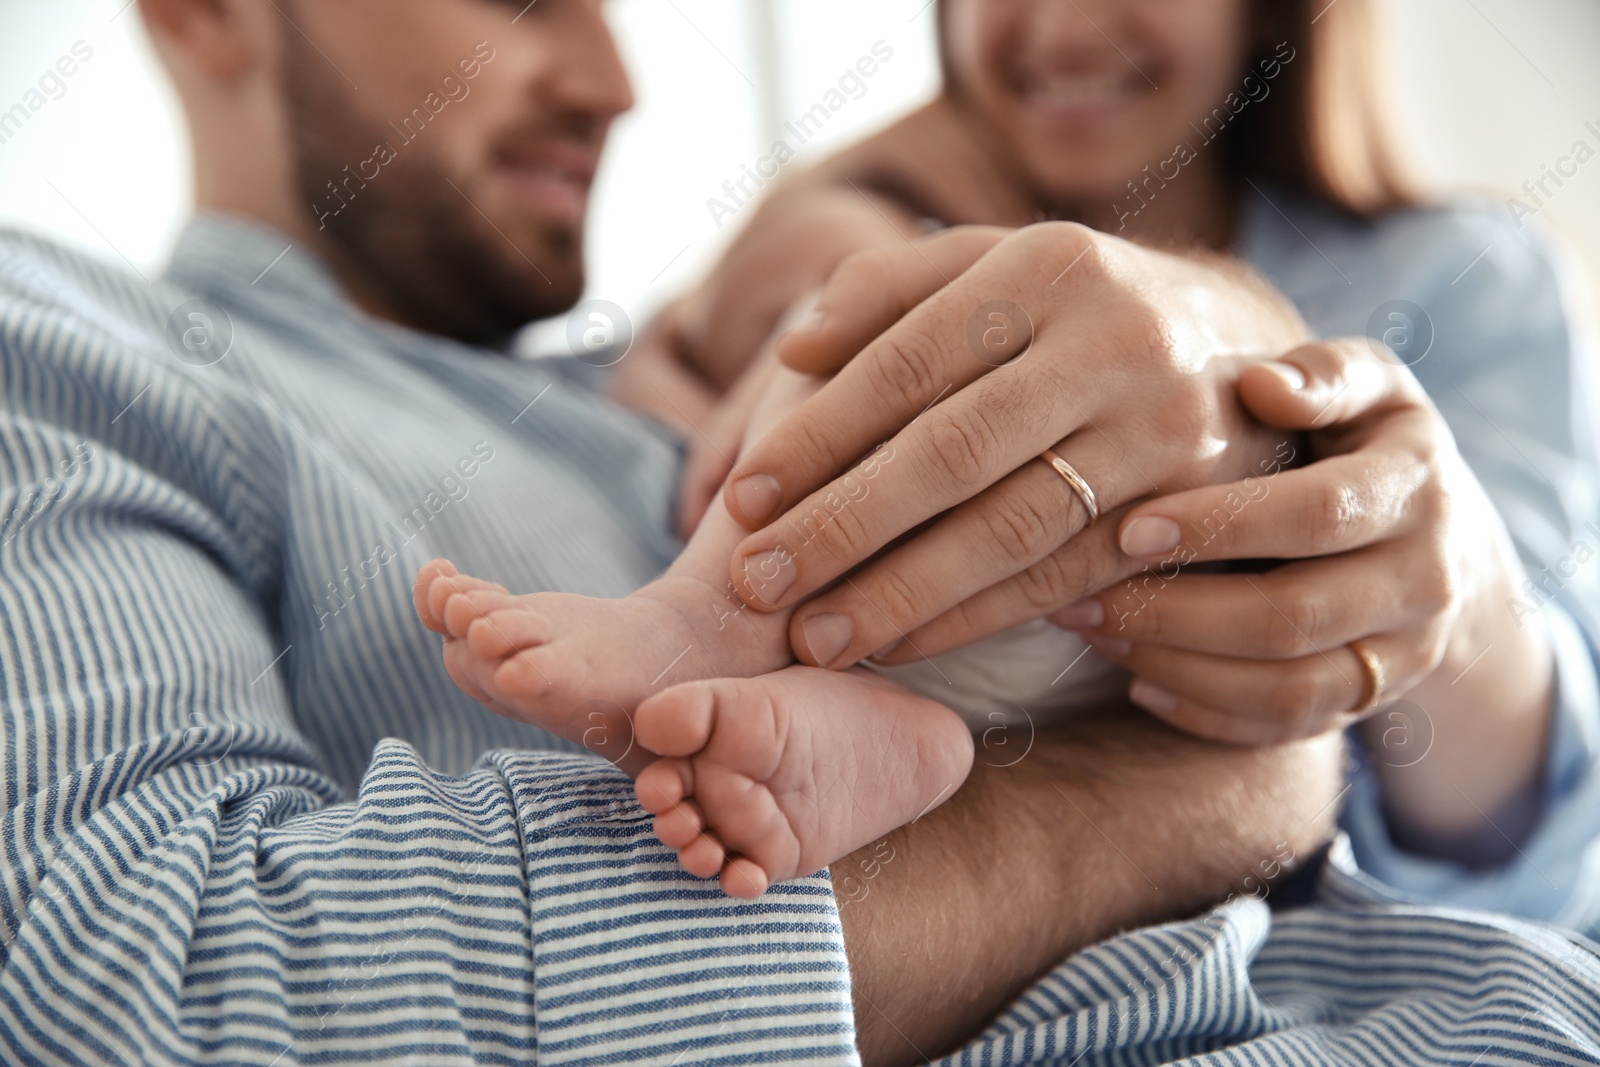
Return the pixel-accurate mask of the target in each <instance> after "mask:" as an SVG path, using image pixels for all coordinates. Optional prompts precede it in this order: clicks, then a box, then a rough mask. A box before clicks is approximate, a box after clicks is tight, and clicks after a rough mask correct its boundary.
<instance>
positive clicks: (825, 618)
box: [800, 611, 856, 667]
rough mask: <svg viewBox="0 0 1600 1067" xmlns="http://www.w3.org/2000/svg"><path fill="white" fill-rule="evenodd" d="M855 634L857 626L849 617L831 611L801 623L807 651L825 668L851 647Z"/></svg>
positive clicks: (801, 632)
mask: <svg viewBox="0 0 1600 1067" xmlns="http://www.w3.org/2000/svg"><path fill="white" fill-rule="evenodd" d="M855 633H856V624H855V623H853V622H851V621H850V618H849V616H846V615H836V614H834V613H833V612H831V611H824V612H821V613H819V614H816V615H813V616H811V617H810V618H809V619H803V620H801V622H800V634H801V636H803V637H804V638H805V640H806V651H807V652H810V653H811V658H812V659H814V660H816V661H817V662H818V663H820V664H821V665H822V666H824V667H827V666H829V665H831V664H832V663H833V661H834V660H836V659H838V658H839V656H840V654H841V653H843V652H844V650H845V649H846V648H848V647H849V645H850V639H851V638H852V637H854V636H855Z"/></svg>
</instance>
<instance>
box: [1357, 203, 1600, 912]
mask: <svg viewBox="0 0 1600 1067" xmlns="http://www.w3.org/2000/svg"><path fill="white" fill-rule="evenodd" d="M1428 229H1429V230H1431V231H1432V233H1431V236H1430V235H1429V234H1427V233H1423V234H1418V233H1416V232H1412V233H1409V234H1406V235H1405V236H1406V240H1405V241H1404V242H1403V243H1404V244H1405V245H1406V246H1407V247H1406V250H1405V255H1406V257H1407V258H1408V259H1410V260H1411V261H1413V262H1415V263H1417V264H1425V265H1426V266H1425V270H1426V277H1425V278H1423V279H1413V280H1412V281H1411V282H1410V283H1409V284H1411V286H1412V291H1414V292H1417V293H1418V294H1419V295H1421V296H1422V297H1423V299H1422V300H1421V302H1420V309H1419V310H1420V311H1421V312H1422V316H1421V318H1420V322H1421V323H1422V325H1423V326H1424V327H1425V328H1426V329H1427V330H1428V331H1429V334H1430V335H1431V345H1429V346H1428V347H1427V349H1426V350H1425V352H1424V354H1423V355H1422V356H1421V357H1420V358H1419V357H1418V356H1416V354H1415V353H1416V352H1417V351H1418V347H1420V346H1417V347H1413V348H1412V349H1411V355H1410V356H1409V357H1408V361H1409V362H1412V364H1413V366H1412V369H1413V371H1414V372H1415V373H1416V374H1417V377H1418V379H1419V380H1420V381H1421V382H1422V384H1423V385H1424V386H1425V387H1426V388H1427V390H1428V392H1429V394H1430V396H1431V397H1432V398H1433V400H1434V403H1435V404H1436V405H1437V406H1438V408H1439V410H1440V412H1441V413H1443V415H1444V417H1445V419H1446V420H1447V421H1448V423H1449V424H1450V428H1451V430H1452V432H1453V434H1454V436H1455V438H1456V442H1457V446H1458V447H1459V449H1460V451H1461V454H1462V456H1463V458H1464V459H1466V461H1467V463H1468V464H1469V465H1470V466H1471V467H1472V469H1473V471H1474V472H1475V473H1476V475H1477V477H1478V479H1479V481H1480V482H1481V483H1482V484H1483V486H1484V488H1485V490H1486V491H1487V493H1488V495H1489V497H1490V499H1491V500H1492V501H1493V502H1494V504H1495V506H1496V508H1497V510H1498V511H1499V513H1500V515H1501V517H1502V518H1503V519H1504V521H1505V523H1506V526H1507V528H1508V529H1509V530H1510V532H1511V535H1512V538H1513V540H1514V541H1515V543H1516V546H1517V549H1518V552H1519V554H1520V555H1521V558H1522V561H1523V565H1524V567H1525V568H1526V570H1527V572H1528V581H1527V583H1526V584H1525V585H1524V587H1523V589H1522V590H1521V595H1520V596H1519V597H1517V598H1516V599H1515V600H1514V601H1513V602H1511V603H1508V604H1507V605H1506V606H1505V608H1506V610H1507V611H1508V612H1509V613H1511V614H1512V615H1513V616H1514V617H1515V618H1516V619H1517V620H1518V622H1519V624H1521V625H1528V626H1541V627H1544V628H1545V629H1546V630H1547V632H1548V633H1549V636H1550V641H1551V645H1552V648H1553V650H1554V653H1555V661H1556V683H1557V695H1556V701H1555V714H1554V722H1553V726H1552V729H1551V731H1550V738H1549V747H1548V752H1547V756H1546V765H1545V784H1544V790H1543V793H1542V797H1541V800H1542V813H1541V814H1540V816H1539V818H1538V821H1537V823H1536V824H1535V826H1534V828H1533V829H1532V831H1531V832H1530V833H1529V834H1528V835H1527V837H1526V839H1525V840H1520V841H1518V842H1516V845H1517V848H1516V849H1515V851H1514V853H1513V856H1512V858H1511V860H1509V861H1508V862H1506V863H1505V864H1504V865H1502V866H1499V867H1495V868H1492V869H1487V870H1468V869H1467V868H1465V867H1463V866H1461V865H1459V864H1454V863H1448V862H1440V861H1435V860H1430V859H1424V858H1422V857H1420V856H1416V855H1414V854H1409V853H1407V852H1405V851H1404V850H1402V849H1400V848H1398V847H1397V846H1395V844H1394V843H1393V842H1392V841H1391V840H1390V838H1389V835H1388V831H1387V827H1386V823H1385V820H1384V817H1383V810H1382V796H1381V793H1380V791H1379V789H1378V785H1377V779H1376V776H1375V775H1374V774H1373V773H1372V769H1371V766H1370V764H1369V762H1368V760H1367V758H1366V755H1365V754H1364V753H1361V754H1358V761H1357V762H1358V769H1357V773H1356V776H1355V781H1354V782H1353V784H1352V789H1351V794H1350V797H1349V799H1348V801H1347V805H1346V810H1345V814H1344V822H1345V826H1346V828H1347V829H1348V831H1349V833H1350V835H1351V839H1352V843H1353V845H1354V848H1355V852H1356V855H1357V857H1358V859H1359V862H1360V864H1361V866H1362V867H1363V869H1365V870H1367V871H1368V872H1370V873H1372V874H1374V875H1376V876H1377V877H1379V878H1381V879H1382V880H1383V881H1385V882H1386V883H1388V884H1390V885H1392V886H1395V887H1396V888H1399V889H1402V890H1405V891H1407V892H1411V893H1414V894H1416V895H1419V896H1422V897H1425V898H1427V899H1431V900H1435V901H1442V902H1448V903H1455V904H1467V905H1473V906H1481V907H1489V908H1495V909H1498V910H1504V911H1510V912H1513V913H1517V914H1522V915H1528V916H1532V917H1536V918H1542V919H1553V920H1557V921H1561V922H1564V923H1567V924H1569V925H1573V926H1577V927H1580V928H1589V927H1592V926H1593V925H1594V924H1596V923H1600V881H1597V877H1596V875H1597V873H1600V686H1597V684H1596V655H1597V654H1596V650H1597V648H1600V626H1597V625H1596V621H1595V608H1596V607H1597V606H1600V462H1597V458H1596V446H1595V428H1594V419H1595V418H1596V416H1597V415H1600V393H1597V390H1596V386H1595V379H1594V365H1593V352H1592V350H1591V349H1590V348H1589V346H1588V343H1587V339H1586V338H1585V337H1583V336H1582V335H1581V333H1580V332H1579V331H1578V329H1577V328H1576V327H1575V326H1574V322H1575V321H1576V319H1575V316H1574V315H1573V314H1572V313H1571V306H1572V302H1571V299H1570V294H1569V292H1568V277H1569V275H1568V272H1567V271H1565V270H1564V269H1562V265H1561V262H1560V257H1559V253H1558V252H1557V251H1556V250H1555V248H1554V247H1553V246H1552V245H1551V244H1550V242H1548V241H1547V240H1546V239H1545V238H1544V237H1543V235H1542V234H1541V233H1540V232H1539V231H1538V230H1537V229H1535V228H1533V227H1528V228H1523V229H1519V228H1518V227H1516V226H1515V225H1513V224H1512V223H1510V222H1509V221H1505V220H1502V219H1501V218H1500V217H1499V216H1497V215H1494V214H1492V213H1491V212H1490V210H1489V209H1478V208H1459V209H1454V210H1451V211H1448V212H1439V213H1434V214H1432V215H1431V217H1430V221H1429V226H1428ZM1475 257H1476V258H1475ZM1463 268H1465V269H1463ZM1458 271H1459V272H1460V273H1457V272H1458ZM1452 279H1453V280H1452ZM1358 747H1359V746H1358Z"/></svg>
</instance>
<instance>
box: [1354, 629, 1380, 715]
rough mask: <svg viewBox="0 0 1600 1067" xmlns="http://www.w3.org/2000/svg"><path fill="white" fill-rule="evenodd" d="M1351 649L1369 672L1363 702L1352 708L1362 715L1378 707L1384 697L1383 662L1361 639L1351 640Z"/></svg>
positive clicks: (1362, 695)
mask: <svg viewBox="0 0 1600 1067" xmlns="http://www.w3.org/2000/svg"><path fill="white" fill-rule="evenodd" d="M1350 651H1351V652H1354V653H1355V654H1356V658H1357V659H1359V660H1360V661H1361V666H1362V668H1363V669H1364V670H1365V671H1366V672H1367V688H1366V691H1365V692H1363V693H1362V694H1361V703H1359V704H1357V705H1356V706H1355V707H1354V708H1352V709H1351V710H1352V711H1353V712H1354V713H1355V714H1357V715H1360V714H1363V713H1364V712H1368V711H1371V710H1372V709H1373V708H1375V707H1377V706H1378V701H1380V700H1382V699H1383V686H1384V682H1385V679H1384V676H1383V664H1382V663H1381V662H1380V661H1379V659H1378V657H1377V656H1374V655H1373V654H1372V651H1371V650H1370V649H1368V648H1367V646H1366V645H1363V644H1362V643H1361V642H1360V641H1351V642H1350Z"/></svg>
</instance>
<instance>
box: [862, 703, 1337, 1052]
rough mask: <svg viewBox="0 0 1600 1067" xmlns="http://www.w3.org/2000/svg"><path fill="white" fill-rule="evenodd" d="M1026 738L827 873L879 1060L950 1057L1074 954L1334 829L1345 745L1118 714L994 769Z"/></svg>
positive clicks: (1271, 864)
mask: <svg viewBox="0 0 1600 1067" xmlns="http://www.w3.org/2000/svg"><path fill="white" fill-rule="evenodd" d="M1015 732H1016V731H1013V733H1015ZM1023 741H1024V739H1022V738H1017V737H1011V738H1010V739H1009V744H1008V746H1006V747H1007V748H1009V749H1010V751H1011V753H1012V754H1011V755H1000V754H999V752H995V753H992V754H991V755H990V756H989V757H988V758H985V756H984V755H983V753H981V752H980V756H979V764H978V766H977V767H975V769H974V771H973V774H972V777H971V778H970V779H968V781H967V783H966V785H965V786H963V787H962V789H961V791H960V792H959V793H958V794H957V795H956V796H955V797H954V798H952V799H951V800H950V802H949V803H947V804H945V805H944V806H943V807H941V808H938V809H936V810H935V811H933V812H930V813H929V814H928V815H927V816H925V817H924V818H922V819H921V820H919V821H918V822H916V823H913V824H912V825H910V826H906V827H902V828H901V829H900V830H897V831H896V832H895V833H894V834H891V835H890V836H889V837H888V838H886V839H885V840H884V841H883V842H879V843H878V844H876V845H873V846H869V847H868V848H866V849H863V850H862V851H861V852H859V853H857V854H855V855H854V856H852V857H849V858H848V859H846V860H845V861H844V862H842V863H839V864H835V865H834V867H833V881H834V887H835V890H836V892H837V894H838V896H839V900H840V905H841V914H842V916H843V921H844V932H845V943H846V947H847V951H848V953H849V957H850V967H851V973H852V978H853V983H854V993H855V1006H856V1024H857V1028H858V1031H859V1041H860V1046H861V1052H862V1056H863V1058H864V1061H865V1062H866V1063H867V1064H869V1065H882V1064H902V1063H920V1062H926V1061H927V1060H928V1059H931V1058H932V1057H935V1056H937V1055H939V1054H941V1053H944V1052H946V1051H948V1050H949V1049H951V1048H952V1047H954V1046H955V1045H957V1044H958V1043H960V1042H961V1041H962V1040H963V1039H965V1038H968V1037H970V1036H972V1035H974V1034H975V1033H977V1032H978V1031H979V1030H981V1029H982V1028H983V1026H984V1025H985V1024H986V1023H987V1022H988V1021H989V1020H990V1019H992V1018H993V1017H994V1016H995V1015H997V1014H998V1013H999V1012H1000V1011H1001V1010H1002V1009H1003V1008H1004V1007H1005V1006H1006V1005H1007V1004H1008V1003H1009V1002H1010V1001H1011V1000H1012V999H1014V998H1015V997H1016V996H1017V995H1018V994H1019V993H1020V992H1022V991H1023V990H1024V989H1025V988H1026V987H1027V986H1028V985H1029V984H1030V983H1031V982H1033V981H1034V980H1035V979H1037V978H1038V977H1039V976H1040V975H1042V974H1044V973H1045V972H1046V971H1048V970H1049V969H1050V968H1051V967H1053V966H1054V965H1055V964H1056V963H1058V962H1059V961H1060V960H1062V959H1063V958H1065V957H1066V956H1068V955H1070V954H1071V953H1073V952H1075V951H1077V950H1079V949H1081V948H1084V947H1086V946H1088V945H1090V944H1093V943H1094V942H1096V941H1099V940H1102V939H1103V938H1105V937H1107V936H1109V935H1111V934H1113V933H1115V932H1117V931H1118V930H1122V929H1126V928H1129V927H1133V926H1140V925H1145V924H1149V923H1153V922H1159V921H1163V920H1168V919H1174V918H1178V917H1181V916H1184V915H1187V914H1192V913H1194V912H1196V911H1198V910H1200V909H1201V908H1203V907H1205V906H1207V905H1209V904H1211V903H1213V902H1215V901H1217V900H1220V899H1221V898H1223V897H1224V896H1226V895H1227V894H1228V892H1229V891H1230V889H1233V888H1238V887H1240V886H1242V885H1244V884H1245V883H1246V882H1247V880H1248V879H1250V878H1252V877H1254V878H1257V879H1261V878H1263V877H1265V878H1271V877H1273V875H1274V873H1275V871H1276V863H1277V861H1278V860H1279V859H1280V858H1281V857H1282V856H1283V855H1285V850H1284V846H1285V845H1286V846H1287V848H1288V849H1289V850H1291V851H1289V852H1288V853H1287V854H1291V855H1297V856H1305V855H1307V854H1309V853H1310V852H1311V851H1312V850H1314V849H1315V848H1316V847H1317V846H1318V845H1319V844H1320V843H1321V842H1323V841H1324V840H1326V838H1327V837H1328V835H1329V834H1330V832H1331V828H1332V824H1333V820H1334V817H1335V810H1334V806H1333V800H1334V799H1335V797H1336V796H1337V794H1338V790H1339V784H1338V783H1339V780H1340V770H1341V766H1342V762H1341V753H1342V749H1341V741H1340V739H1339V737H1338V736H1337V735H1334V736H1329V737H1324V738H1320V739H1316V740H1313V741H1305V742H1297V743H1295V744H1292V745H1285V746H1279V747H1271V748H1257V749H1247V748H1236V747H1231V746H1223V745H1217V744H1212V743H1210V742H1205V741H1200V740H1197V739H1195V738H1191V737H1188V736H1186V735H1182V734H1179V733H1177V732H1176V731H1174V730H1172V729H1170V728H1168V727H1165V726H1162V725H1161V724H1159V723H1157V722H1156V721H1154V720H1152V719H1149V718H1147V717H1145V716H1144V715H1142V714H1138V713H1133V712H1117V713H1107V714H1102V715H1097V716H1094V717H1089V718H1085V719H1083V720H1081V721H1080V722H1075V723H1073V724H1072V725H1071V726H1069V727H1065V728H1062V729H1060V730H1057V731H1053V732H1050V733H1041V734H1040V735H1039V736H1038V738H1037V739H1036V741H1035V743H1034V745H1033V747H1032V749H1031V751H1029V752H1028V755H1027V756H1025V757H1024V758H1022V759H1021V760H1020V761H1018V762H1016V763H1015V764H1014V765H1013V766H1009V767H1000V766H995V765H994V764H1003V763H1006V762H1009V761H1010V760H1012V759H1015V752H1016V751H1019V750H1020V749H1021V748H1022V744H1021V743H1019V742H1023Z"/></svg>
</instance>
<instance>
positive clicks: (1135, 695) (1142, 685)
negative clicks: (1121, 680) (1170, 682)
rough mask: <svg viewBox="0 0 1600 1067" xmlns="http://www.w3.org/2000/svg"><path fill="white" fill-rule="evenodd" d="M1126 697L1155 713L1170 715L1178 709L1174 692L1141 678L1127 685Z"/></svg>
mask: <svg viewBox="0 0 1600 1067" xmlns="http://www.w3.org/2000/svg"><path fill="white" fill-rule="evenodd" d="M1128 699H1129V700H1131V701H1133V702H1134V703H1135V704H1137V705H1139V706H1140V707H1141V708H1144V709H1145V710H1146V711H1152V712H1154V713H1155V714H1157V715H1171V714H1172V713H1173V712H1175V711H1177V710H1178V697H1177V695H1176V694H1174V693H1169V692H1167V691H1166V690H1165V689H1162V688H1161V687H1160V686H1158V685H1151V684H1150V683H1149V682H1146V681H1142V680H1139V681H1135V682H1134V683H1133V684H1132V685H1130V686H1129V687H1128Z"/></svg>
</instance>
